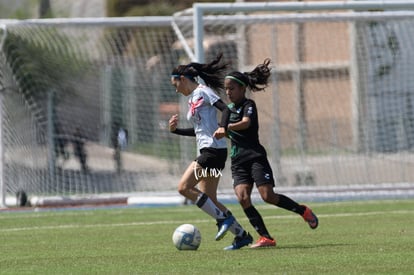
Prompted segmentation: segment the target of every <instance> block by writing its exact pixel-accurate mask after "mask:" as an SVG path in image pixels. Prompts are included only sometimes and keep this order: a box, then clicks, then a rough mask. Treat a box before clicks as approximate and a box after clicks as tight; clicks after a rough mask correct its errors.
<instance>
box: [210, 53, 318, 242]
mask: <svg viewBox="0 0 414 275" xmlns="http://www.w3.org/2000/svg"><path fill="white" fill-rule="evenodd" d="M269 64H270V59H266V60H265V61H264V62H263V64H260V65H258V66H257V67H256V68H255V69H254V70H253V71H251V72H247V73H241V72H238V71H235V72H231V73H229V74H228V75H227V76H226V77H225V82H224V87H225V90H226V94H227V96H228V98H229V99H230V101H231V102H232V103H231V104H230V105H229V108H230V110H231V114H230V121H229V124H228V126H227V132H226V131H224V130H223V128H219V129H218V130H217V131H216V132H215V133H214V136H215V137H216V138H222V137H224V136H225V135H226V134H227V135H228V136H229V138H230V140H231V153H230V156H231V171H232V177H233V186H234V191H235V193H236V196H237V199H238V200H239V203H240V205H241V206H242V208H243V210H244V213H245V214H246V216H247V217H248V219H249V221H250V223H251V224H252V226H253V227H254V228H255V229H256V231H257V233H258V234H259V235H260V238H259V240H258V241H257V242H256V243H255V244H253V245H251V248H258V247H272V246H276V240H275V239H274V238H272V236H271V235H270V234H269V232H268V231H267V229H266V226H265V224H264V221H263V218H262V217H261V215H260V214H259V212H258V211H257V210H256V208H255V207H254V206H253V204H252V201H251V193H252V189H253V184H254V183H256V186H257V189H258V191H259V193H260V196H261V197H262V199H263V200H264V201H265V202H266V203H269V204H273V205H276V206H278V207H281V208H284V209H286V210H289V211H292V212H295V213H297V214H299V215H301V216H302V217H303V219H304V220H305V221H306V222H307V223H308V224H309V226H310V228H312V229H315V228H316V227H318V218H317V217H316V215H315V214H314V213H313V212H312V210H311V209H310V208H308V207H307V206H305V205H299V204H298V203H297V202H295V201H293V200H292V199H290V198H288V197H286V196H285V195H282V194H278V193H275V191H274V190H273V187H274V186H275V183H274V178H273V172H272V169H271V167H270V164H269V161H268V160H267V154H266V150H265V148H264V147H263V146H262V145H261V144H260V142H259V134H258V130H259V123H258V115H257V108H256V104H255V102H254V101H253V100H251V99H248V98H246V90H247V88H249V89H250V90H251V91H252V92H256V91H262V90H264V89H265V88H266V86H267V84H268V80H269V77H270V68H269Z"/></svg>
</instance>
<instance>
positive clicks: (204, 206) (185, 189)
mask: <svg viewBox="0 0 414 275" xmlns="http://www.w3.org/2000/svg"><path fill="white" fill-rule="evenodd" d="M201 169H202V167H201V166H200V165H199V164H198V163H197V162H196V161H193V162H192V163H191V164H190V165H189V166H188V167H187V169H186V170H185V172H184V174H183V175H182V177H181V180H180V182H179V184H178V192H179V193H180V194H181V195H183V196H184V197H186V198H187V199H189V200H191V201H192V202H193V203H195V204H196V205H197V207H199V208H200V209H201V210H203V211H204V212H205V213H207V214H208V215H210V216H211V217H213V218H214V219H216V220H226V218H227V216H226V214H225V213H224V212H223V211H222V210H221V209H220V208H219V207H218V206H217V205H216V204H215V203H214V202H213V200H211V198H210V197H209V196H208V194H206V193H204V192H202V191H200V190H199V189H197V188H196V185H197V184H199V185H200V186H207V184H206V180H207V178H205V177H199V176H197V175H201V173H198V172H199V171H200V170H201ZM204 190H207V189H205V188H204ZM208 192H210V193H211V191H208ZM224 233H225V232H224Z"/></svg>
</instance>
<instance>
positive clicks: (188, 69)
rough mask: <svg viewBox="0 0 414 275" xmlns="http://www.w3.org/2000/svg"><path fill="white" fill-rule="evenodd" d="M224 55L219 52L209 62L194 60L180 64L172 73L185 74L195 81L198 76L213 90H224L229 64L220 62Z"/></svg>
mask: <svg viewBox="0 0 414 275" xmlns="http://www.w3.org/2000/svg"><path fill="white" fill-rule="evenodd" d="M222 57H223V54H219V55H218V56H217V57H216V58H215V59H214V60H213V61H211V62H210V63H208V64H201V63H197V62H192V63H189V64H187V65H179V66H177V67H176V68H174V69H173V71H172V75H173V76H179V75H184V76H185V77H187V78H189V79H191V80H193V81H195V78H196V77H197V76H198V77H200V78H201V79H203V81H204V83H205V84H206V85H207V86H208V87H210V88H212V89H213V90H216V91H218V90H222V89H223V87H224V85H223V76H224V73H225V70H226V69H227V66H228V64H225V63H220V61H221V58H222Z"/></svg>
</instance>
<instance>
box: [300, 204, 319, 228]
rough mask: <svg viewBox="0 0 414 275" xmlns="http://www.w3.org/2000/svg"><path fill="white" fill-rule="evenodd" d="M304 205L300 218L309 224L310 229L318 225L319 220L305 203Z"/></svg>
mask: <svg viewBox="0 0 414 275" xmlns="http://www.w3.org/2000/svg"><path fill="white" fill-rule="evenodd" d="M303 206H304V207H305V212H304V213H303V215H302V218H303V219H304V220H305V222H307V223H308V224H309V227H310V228H312V229H316V227H318V224H319V221H318V217H316V215H315V214H314V213H313V212H312V210H311V209H310V208H309V207H307V206H306V205H303Z"/></svg>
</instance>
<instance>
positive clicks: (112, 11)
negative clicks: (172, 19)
mask: <svg viewBox="0 0 414 275" xmlns="http://www.w3.org/2000/svg"><path fill="white" fill-rule="evenodd" d="M195 2H213V3H214V2H234V1H230V0H222V1H220V0H218V1H217V0H201V1H193V0H180V1H174V0H168V1H165V0H155V1H151V0H107V1H106V6H107V16H109V17H116V16H163V15H172V14H173V13H174V12H176V11H180V10H183V9H186V8H190V7H191V6H192V5H193V3H195Z"/></svg>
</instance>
